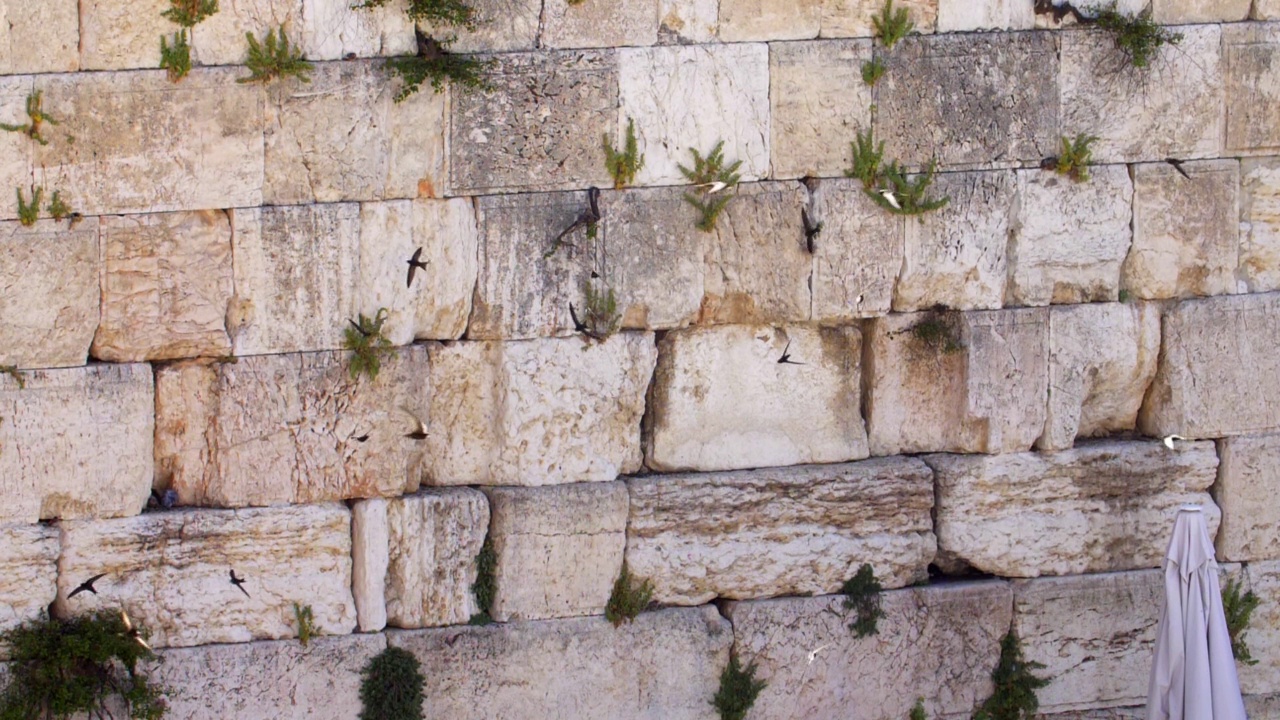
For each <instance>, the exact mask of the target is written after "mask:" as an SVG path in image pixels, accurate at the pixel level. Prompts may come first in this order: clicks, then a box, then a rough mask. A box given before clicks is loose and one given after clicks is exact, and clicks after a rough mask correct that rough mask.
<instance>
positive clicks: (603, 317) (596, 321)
mask: <svg viewBox="0 0 1280 720" xmlns="http://www.w3.org/2000/svg"><path fill="white" fill-rule="evenodd" d="M591 235H592V229H591V226H590V225H588V226H587V237H591ZM582 293H583V295H585V296H586V303H585V305H584V308H585V311H584V314H583V317H582V324H583V325H585V326H586V328H587V329H586V331H585V334H586V335H587V336H588V337H590V338H592V339H594V340H604V339H606V338H608V337H609V336H610V335H612V334H614V333H615V332H617V331H618V324H619V323H620V322H621V321H622V316H621V315H619V314H618V298H617V297H616V296H615V295H614V293H613V288H611V287H605V288H603V289H597V288H596V286H595V283H593V282H591V280H587V281H585V282H583V283H582Z"/></svg>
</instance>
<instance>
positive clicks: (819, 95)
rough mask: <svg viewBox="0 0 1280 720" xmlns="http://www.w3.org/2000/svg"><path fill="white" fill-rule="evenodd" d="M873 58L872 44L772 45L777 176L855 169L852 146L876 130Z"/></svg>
mask: <svg viewBox="0 0 1280 720" xmlns="http://www.w3.org/2000/svg"><path fill="white" fill-rule="evenodd" d="M790 4H791V5H793V6H794V5H796V3H790ZM869 60H871V41H870V40H837V41H813V42H794V43H772V44H770V45H769V103H770V116H769V127H770V130H771V132H772V138H771V142H772V151H773V152H772V155H773V177H775V178H792V177H804V176H812V177H832V176H836V177H838V176H840V175H842V174H843V173H844V170H845V169H846V168H848V167H849V143H850V142H851V141H852V140H853V138H854V137H855V136H856V135H857V132H858V130H859V129H860V128H866V127H870V126H871V88H869V87H868V86H867V85H866V83H864V82H862V64H863V63H864V62H867V61H869Z"/></svg>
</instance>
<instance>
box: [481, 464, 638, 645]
mask: <svg viewBox="0 0 1280 720" xmlns="http://www.w3.org/2000/svg"><path fill="white" fill-rule="evenodd" d="M485 492H486V494H488V496H489V502H490V504H491V506H492V517H493V522H492V525H491V535H492V538H493V550H494V552H495V553H496V554H497V559H498V564H497V569H496V571H495V572H494V579H495V585H496V586H497V593H496V594H495V595H494V599H493V607H492V608H490V609H489V614H490V615H491V616H493V619H494V620H497V621H499V622H506V621H508V620H537V619H541V618H559V617H573V616H576V615H602V614H604V606H605V604H606V603H607V602H608V601H609V593H610V591H611V590H612V589H613V581H614V580H615V579H617V577H618V573H619V572H620V571H621V570H622V557H623V550H624V548H625V547H626V544H627V536H626V530H627V487H626V485H625V484H623V483H620V482H616V483H590V484H584V483H574V484H570V485H558V486H555V487H545V488H490V489H487V490H486V491H485ZM481 542H483V537H481ZM479 551H480V546H479V544H476V546H475V552H477V553H478V552H479ZM474 557H475V554H472V555H471V558H474ZM474 576H475V572H474V570H472V571H471V577H472V578H474ZM468 587H470V586H469V585H468ZM470 607H473V608H474V607H475V605H474V603H473V604H472V605H470Z"/></svg>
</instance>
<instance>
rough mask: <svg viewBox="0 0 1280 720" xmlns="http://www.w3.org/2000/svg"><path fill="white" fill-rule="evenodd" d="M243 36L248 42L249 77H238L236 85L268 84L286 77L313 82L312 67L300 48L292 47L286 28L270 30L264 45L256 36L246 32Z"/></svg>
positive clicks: (246, 63)
mask: <svg viewBox="0 0 1280 720" xmlns="http://www.w3.org/2000/svg"><path fill="white" fill-rule="evenodd" d="M244 37H245V39H246V40H248V41H249V54H248V57H246V59H245V61H244V64H245V66H246V67H248V68H249V77H245V78H239V79H238V80H236V82H239V83H251V82H260V83H266V82H270V81H272V80H275V79H277V78H286V77H296V78H297V79H299V80H301V81H302V82H304V83H307V82H311V75H310V73H311V70H312V68H313V66H312V64H311V63H309V62H307V60H306V58H304V57H303V56H302V50H301V49H300V48H298V47H290V45H289V37H288V36H287V35H285V32H284V27H283V26H281V27H279V28H277V29H276V30H270V29H268V30H267V34H266V35H265V36H264V37H263V39H262V42H258V39H257V38H255V37H254V36H253V33H245V34H244Z"/></svg>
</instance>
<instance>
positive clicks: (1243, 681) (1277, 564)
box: [1236, 560, 1280, 717]
mask: <svg viewBox="0 0 1280 720" xmlns="http://www.w3.org/2000/svg"><path fill="white" fill-rule="evenodd" d="M1244 575H1245V579H1244V587H1245V589H1247V590H1252V591H1253V592H1254V594H1255V595H1257V596H1258V599H1259V600H1260V602H1259V603H1258V607H1257V608H1256V609H1255V610H1254V611H1253V616H1252V617H1251V618H1250V620H1249V625H1248V632H1247V633H1246V635H1245V641H1246V642H1247V643H1248V645H1249V654H1250V655H1251V656H1252V657H1253V659H1254V660H1256V661H1258V664H1257V665H1245V664H1242V663H1236V668H1237V669H1238V670H1239V672H1240V690H1241V691H1242V692H1244V693H1245V694H1246V695H1253V694H1258V695H1261V694H1264V693H1266V694H1280V561H1277V560H1269V561H1267V562H1255V563H1249V564H1248V565H1247V566H1246V567H1245V569H1244ZM1250 717H1257V716H1256V715H1251V716H1250Z"/></svg>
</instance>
